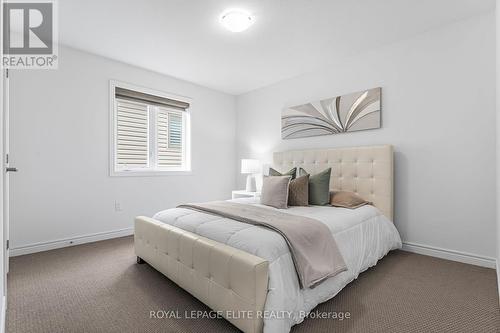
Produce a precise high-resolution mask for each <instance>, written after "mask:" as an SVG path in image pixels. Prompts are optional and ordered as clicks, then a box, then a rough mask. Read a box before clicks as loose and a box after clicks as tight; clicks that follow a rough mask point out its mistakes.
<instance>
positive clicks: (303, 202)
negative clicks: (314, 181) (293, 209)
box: [288, 175, 309, 206]
mask: <svg viewBox="0 0 500 333" xmlns="http://www.w3.org/2000/svg"><path fill="white" fill-rule="evenodd" d="M307 205H309V175H304V176H300V177H297V178H295V179H293V180H292V181H290V186H289V189H288V206H307Z"/></svg>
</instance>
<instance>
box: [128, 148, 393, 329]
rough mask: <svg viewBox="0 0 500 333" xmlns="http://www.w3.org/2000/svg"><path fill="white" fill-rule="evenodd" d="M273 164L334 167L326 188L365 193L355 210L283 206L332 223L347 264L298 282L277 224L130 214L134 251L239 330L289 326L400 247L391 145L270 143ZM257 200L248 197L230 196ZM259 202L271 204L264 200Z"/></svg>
mask: <svg viewBox="0 0 500 333" xmlns="http://www.w3.org/2000/svg"><path fill="white" fill-rule="evenodd" d="M273 166H274V167H275V168H277V169H279V170H288V169H290V168H291V167H293V166H301V167H304V168H305V169H306V170H308V171H310V172H311V173H315V172H319V171H321V170H323V169H325V168H327V167H331V168H332V177H331V183H330V188H331V189H332V190H346V191H352V192H355V193H357V194H359V195H360V196H362V197H363V198H365V199H367V200H369V201H371V202H373V206H363V207H360V208H357V209H354V210H351V209H345V208H335V207H330V206H309V207H291V208H288V209H287V210H286V213H289V214H294V215H300V216H306V217H311V218H314V219H316V220H319V221H321V222H323V223H324V224H325V225H326V226H327V227H328V228H329V230H330V231H331V233H332V235H333V237H334V239H335V241H336V243H337V245H338V247H339V250H340V252H341V253H342V256H343V257H344V261H345V263H346V265H347V268H348V269H347V271H345V272H342V273H340V274H338V275H336V276H334V277H331V278H328V279H327V280H326V281H324V282H322V283H320V284H319V285H318V286H315V287H314V288H302V289H301V288H300V286H299V281H298V278H297V274H296V273H295V270H294V264H293V261H292V257H291V255H290V251H289V249H288V246H287V244H286V242H285V241H284V239H283V238H282V237H281V236H280V235H279V234H278V233H276V232H274V231H272V230H270V229H266V228H262V227H259V226H255V225H249V224H246V223H242V222H238V221H236V220H232V219H228V218H222V217H219V216H215V215H211V214H207V213H203V212H199V211H194V210H190V209H185V208H174V209H168V210H165V211H162V212H159V213H157V214H156V215H155V216H154V217H153V218H148V217H137V218H136V221H135V236H134V240H135V252H136V255H137V257H138V260H140V261H142V260H144V261H146V262H148V263H149V264H150V265H151V266H153V267H154V268H156V269H157V270H158V271H160V272H161V273H163V274H164V275H166V276H167V277H168V278H169V279H171V280H172V281H174V282H175V283H177V284H178V285H179V286H180V287H182V288H184V289H185V290H187V291H188V292H190V293H191V294H192V295H193V296H195V297H196V298H198V299H199V300H201V301H202V302H204V303H205V304H207V305H208V306H209V307H210V308H212V309H213V310H214V311H218V312H219V313H220V314H221V315H222V316H223V317H225V318H226V319H227V320H228V321H230V322H231V323H232V324H233V325H235V326H236V327H238V328H239V329H240V330H242V331H243V332H248V333H257V332H265V333H268V332H272V333H279V332H283V333H285V332H289V331H290V328H291V327H292V326H293V325H295V324H298V323H300V322H301V321H303V320H304V318H305V316H306V314H307V313H308V312H309V311H311V310H312V309H313V308H314V307H315V306H316V305H318V304H319V303H322V302H324V301H327V300H328V299H331V298H332V297H334V296H335V295H336V294H337V293H338V292H340V290H342V288H344V287H345V286H346V285H347V284H348V283H349V282H351V281H352V280H354V279H355V278H357V276H358V275H359V274H360V273H361V272H363V271H365V270H366V269H368V268H369V267H371V266H374V265H375V264H376V263H377V261H378V260H379V259H381V258H382V257H383V256H385V255H386V254H387V253H388V252H389V251H390V250H393V249H396V248H400V247H401V239H400V237H399V234H398V232H397V230H396V228H395V227H394V225H393V223H392V222H391V221H392V216H393V150H392V147H391V146H389V145H382V146H367V147H350V148H334V149H315V150H301V151H287V152H277V153H274V155H273ZM234 201H236V202H238V203H242V204H246V205H259V200H258V199H256V198H244V199H236V200H234ZM263 207H266V208H267V209H275V208H271V207H267V206H263Z"/></svg>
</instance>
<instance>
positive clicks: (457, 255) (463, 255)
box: [403, 242, 497, 269]
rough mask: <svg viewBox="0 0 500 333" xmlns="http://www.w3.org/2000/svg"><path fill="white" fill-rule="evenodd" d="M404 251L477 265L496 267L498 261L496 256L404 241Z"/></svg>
mask: <svg viewBox="0 0 500 333" xmlns="http://www.w3.org/2000/svg"><path fill="white" fill-rule="evenodd" d="M403 251H408V252H413V253H418V254H423V255H426V256H431V257H437V258H442V259H447V260H453V261H458V262H463V263H465V264H471V265H476V266H482V267H487V268H494V269H496V266H497V262H496V259H495V258H491V257H484V256H479V255H476V254H471V253H467V252H460V251H454V250H448V249H443V248H439V247H434V246H428V245H422V244H416V243H411V242H403Z"/></svg>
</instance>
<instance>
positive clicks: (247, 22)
mask: <svg viewBox="0 0 500 333" xmlns="http://www.w3.org/2000/svg"><path fill="white" fill-rule="evenodd" d="M254 21H255V19H254V17H253V16H252V15H251V14H250V13H249V12H247V11H245V10H242V9H228V10H225V11H224V12H223V13H222V15H221V16H220V23H221V24H222V25H223V26H224V28H226V29H227V30H229V31H232V32H241V31H244V30H247V29H248V28H249V27H250V26H251V25H252V24H253V22H254Z"/></svg>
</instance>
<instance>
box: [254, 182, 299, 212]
mask: <svg viewBox="0 0 500 333" xmlns="http://www.w3.org/2000/svg"><path fill="white" fill-rule="evenodd" d="M291 178H292V176H264V178H263V179H262V193H261V195H260V203H261V204H263V205H266V206H271V207H275V208H287V206H288V187H289V185H290V180H291Z"/></svg>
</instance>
